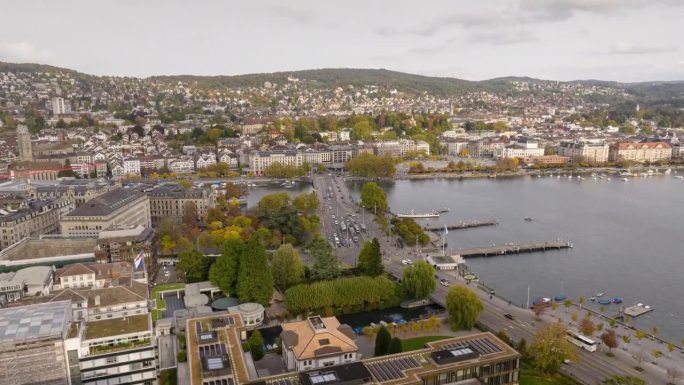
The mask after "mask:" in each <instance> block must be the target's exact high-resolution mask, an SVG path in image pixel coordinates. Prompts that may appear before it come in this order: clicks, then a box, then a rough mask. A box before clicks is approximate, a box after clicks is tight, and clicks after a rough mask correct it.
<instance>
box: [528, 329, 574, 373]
mask: <svg viewBox="0 0 684 385" xmlns="http://www.w3.org/2000/svg"><path fill="white" fill-rule="evenodd" d="M529 352H530V354H531V356H532V362H533V365H534V367H535V368H537V369H538V370H540V371H542V372H546V373H555V372H557V371H558V369H560V367H561V366H562V365H563V361H564V360H566V359H569V360H572V361H575V360H576V358H577V353H576V351H575V346H574V345H572V344H571V343H570V342H569V341H568V340H567V338H566V330H565V326H563V324H561V323H559V322H556V323H552V324H549V325H546V326H545V327H544V328H543V329H541V330H540V331H539V332H537V334H536V335H535V339H534V343H532V345H531V346H530V349H529Z"/></svg>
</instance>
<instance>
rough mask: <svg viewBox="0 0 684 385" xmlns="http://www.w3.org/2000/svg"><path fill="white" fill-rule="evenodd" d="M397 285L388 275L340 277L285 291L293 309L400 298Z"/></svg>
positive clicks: (315, 308) (363, 303)
mask: <svg viewBox="0 0 684 385" xmlns="http://www.w3.org/2000/svg"><path fill="white" fill-rule="evenodd" d="M397 299H398V298H397V285H396V284H395V283H394V282H392V281H390V280H389V279H388V278H387V277H385V276H378V277H374V278H372V277H352V278H338V279H334V280H330V281H319V282H314V283H312V284H301V285H297V286H293V287H291V288H289V289H287V290H286V291H285V304H286V306H287V308H288V310H289V311H290V312H291V313H294V314H299V313H304V312H306V311H312V310H318V309H323V308H326V307H350V306H360V305H366V304H378V303H380V302H383V301H384V302H386V303H387V304H391V303H396V302H397Z"/></svg>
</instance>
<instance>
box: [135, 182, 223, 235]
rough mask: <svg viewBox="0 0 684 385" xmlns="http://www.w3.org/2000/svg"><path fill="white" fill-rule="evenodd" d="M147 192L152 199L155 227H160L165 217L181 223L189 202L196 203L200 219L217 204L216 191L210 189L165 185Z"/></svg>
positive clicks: (152, 217) (152, 215) (152, 216)
mask: <svg viewBox="0 0 684 385" xmlns="http://www.w3.org/2000/svg"><path fill="white" fill-rule="evenodd" d="M146 194H147V196H148V197H149V200H150V208H149V212H150V215H151V223H152V227H154V228H158V227H159V224H160V223H161V221H162V219H164V218H168V219H171V220H172V221H174V222H175V223H177V224H180V223H181V222H182V220H183V211H184V210H185V206H186V205H187V204H189V203H192V204H194V205H195V208H196V210H197V215H198V217H199V218H200V219H204V218H206V216H207V212H208V211H209V209H210V208H212V207H214V206H215V205H216V193H215V192H214V191H213V190H210V189H203V188H189V189H186V188H183V187H181V186H178V185H165V186H157V187H155V188H153V189H151V190H149V191H146Z"/></svg>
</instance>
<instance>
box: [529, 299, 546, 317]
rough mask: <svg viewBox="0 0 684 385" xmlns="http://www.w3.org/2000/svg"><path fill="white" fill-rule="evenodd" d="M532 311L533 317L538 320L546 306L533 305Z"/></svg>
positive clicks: (540, 304) (541, 304)
mask: <svg viewBox="0 0 684 385" xmlns="http://www.w3.org/2000/svg"><path fill="white" fill-rule="evenodd" d="M532 311H533V312H534V315H535V316H536V317H537V319H539V317H541V316H542V315H543V314H544V312H545V311H546V304H543V303H535V304H532Z"/></svg>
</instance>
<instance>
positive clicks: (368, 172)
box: [346, 153, 397, 178]
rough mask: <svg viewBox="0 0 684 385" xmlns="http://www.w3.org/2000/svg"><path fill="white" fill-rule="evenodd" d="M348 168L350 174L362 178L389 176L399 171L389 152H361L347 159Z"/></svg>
mask: <svg viewBox="0 0 684 385" xmlns="http://www.w3.org/2000/svg"><path fill="white" fill-rule="evenodd" d="M346 168H347V170H349V175H351V176H357V177H362V178H389V177H392V176H393V175H394V174H395V173H396V171H397V168H396V166H395V161H394V159H393V158H392V156H390V155H389V154H385V155H382V156H380V155H374V154H370V153H363V154H359V155H358V156H355V157H354V158H352V159H350V160H349V161H347V163H346Z"/></svg>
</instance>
